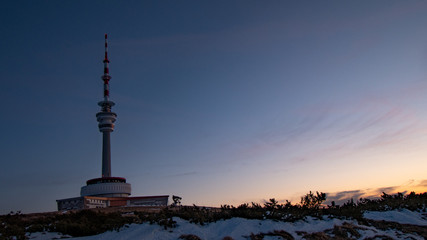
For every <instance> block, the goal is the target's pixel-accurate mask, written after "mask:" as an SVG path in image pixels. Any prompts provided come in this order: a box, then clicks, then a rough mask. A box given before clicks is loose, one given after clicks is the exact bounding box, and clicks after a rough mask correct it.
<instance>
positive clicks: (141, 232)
mask: <svg viewBox="0 0 427 240" xmlns="http://www.w3.org/2000/svg"><path fill="white" fill-rule="evenodd" d="M364 216H365V217H366V218H369V219H375V220H387V221H394V222H399V223H410V224H417V225H423V226H424V225H427V220H426V219H425V218H423V216H422V213H420V212H411V211H408V210H406V211H405V210H401V211H389V212H366V213H365V215H364ZM173 220H174V221H176V223H177V227H176V228H172V229H166V230H165V229H164V228H163V227H162V226H159V225H157V224H152V225H151V224H149V223H144V224H131V225H129V226H128V227H126V228H122V229H121V231H119V232H117V231H111V232H105V233H102V234H99V235H96V236H87V237H79V238H68V239H70V240H71V239H73V240H113V239H114V240H133V239H146V240H169V239H170V240H172V239H173V240H176V239H178V238H179V237H180V236H181V235H183V234H194V235H196V236H198V237H200V238H201V239H223V238H224V237H226V236H229V237H232V238H233V239H234V240H245V239H248V238H249V236H250V235H251V233H253V234H259V233H269V232H274V231H275V230H278V231H280V230H283V231H286V232H288V233H289V234H291V235H292V236H293V237H294V238H295V239H301V238H302V236H301V235H298V234H297V232H298V231H302V232H306V233H314V232H324V231H325V230H327V229H329V230H330V229H333V228H334V226H335V225H337V226H341V225H343V224H344V223H345V222H346V223H348V224H351V225H353V228H354V229H355V230H356V231H357V232H359V233H360V234H361V237H360V239H364V238H367V237H374V236H376V235H384V236H389V237H391V238H393V239H408V238H409V239H420V240H421V239H423V238H422V237H420V236H417V235H415V234H404V233H402V232H400V231H398V230H396V229H388V230H379V229H376V228H374V227H372V226H364V225H359V224H358V222H357V221H355V220H341V219H337V218H332V219H331V218H327V217H324V218H323V219H318V218H313V217H307V218H305V219H304V220H300V221H297V222H294V223H293V222H280V221H273V220H253V219H243V218H232V219H228V220H221V221H217V222H215V223H209V224H206V225H204V226H201V225H198V224H193V223H190V222H188V221H186V220H183V219H181V218H176V217H175V218H173ZM49 234H50V235H49ZM61 237H62V236H61V235H60V234H57V233H47V234H41V233H37V234H31V235H30V239H34V240H47V239H60V238H61ZM264 239H266V240H267V239H268V240H272V239H278V237H277V236H265V237H264Z"/></svg>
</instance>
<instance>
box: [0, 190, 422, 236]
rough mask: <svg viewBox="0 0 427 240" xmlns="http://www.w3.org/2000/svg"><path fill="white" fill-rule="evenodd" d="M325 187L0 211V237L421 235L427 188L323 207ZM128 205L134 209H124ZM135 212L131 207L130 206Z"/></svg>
mask: <svg viewBox="0 0 427 240" xmlns="http://www.w3.org/2000/svg"><path fill="white" fill-rule="evenodd" d="M324 199H325V196H324V195H323V194H322V193H320V194H319V193H316V194H313V193H311V192H310V193H309V194H307V195H306V196H304V197H302V198H301V203H300V204H291V203H290V202H287V203H286V204H278V203H277V201H275V200H274V199H270V202H267V203H265V204H264V206H261V205H259V204H256V203H251V204H242V205H240V206H238V207H233V206H227V205H224V206H222V207H221V208H220V209H211V208H201V207H197V206H184V207H174V208H171V207H169V208H164V209H157V211H153V209H151V210H149V209H147V211H126V209H121V211H111V209H109V210H108V211H105V210H104V211H99V210H83V211H77V212H67V213H51V214H41V215H40V214H39V215H23V214H8V215H4V216H1V217H0V220H1V222H2V225H1V226H2V227H1V229H0V230H1V232H0V233H1V236H0V239H59V238H69V239H80V240H100V239H194V240H197V239H227V240H230V239H235V240H237V239H254V240H257V239H426V238H427V227H426V226H427V213H426V206H427V204H426V203H427V193H423V194H415V193H411V194H409V195H403V194H400V193H399V194H396V195H387V194H385V193H384V194H383V195H382V196H381V198H380V199H376V200H369V199H360V200H359V201H357V202H353V201H352V200H350V201H348V202H347V203H345V204H343V205H342V206H338V205H334V204H331V205H329V206H323V205H322V202H323V201H324ZM128 210H131V209H128ZM132 210H134V209H132Z"/></svg>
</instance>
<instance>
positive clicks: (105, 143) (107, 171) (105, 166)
mask: <svg viewBox="0 0 427 240" xmlns="http://www.w3.org/2000/svg"><path fill="white" fill-rule="evenodd" d="M110 146H111V145H110V132H103V133H102V177H111V148H110Z"/></svg>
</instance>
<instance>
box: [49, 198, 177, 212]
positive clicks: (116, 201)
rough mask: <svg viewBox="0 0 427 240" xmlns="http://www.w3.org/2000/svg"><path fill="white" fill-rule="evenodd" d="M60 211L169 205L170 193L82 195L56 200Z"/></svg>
mask: <svg viewBox="0 0 427 240" xmlns="http://www.w3.org/2000/svg"><path fill="white" fill-rule="evenodd" d="M56 203H57V204H58V211H64V210H80V209H93V208H107V207H147V206H150V207H159V206H167V205H168V203H169V195H160V196H141V197H97V196H82V197H75V198H67V199H60V200H56Z"/></svg>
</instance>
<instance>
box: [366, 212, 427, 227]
mask: <svg viewBox="0 0 427 240" xmlns="http://www.w3.org/2000/svg"><path fill="white" fill-rule="evenodd" d="M363 217H364V218H367V219H372V220H377V221H381V220H384V221H389V222H397V223H401V224H413V225H420V226H427V214H426V213H421V212H415V211H414V212H412V211H409V210H408V209H400V210H393V211H387V212H376V211H375V212H374V211H366V212H365V213H364V214H363Z"/></svg>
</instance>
